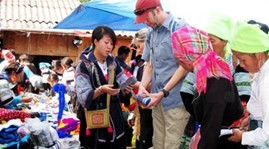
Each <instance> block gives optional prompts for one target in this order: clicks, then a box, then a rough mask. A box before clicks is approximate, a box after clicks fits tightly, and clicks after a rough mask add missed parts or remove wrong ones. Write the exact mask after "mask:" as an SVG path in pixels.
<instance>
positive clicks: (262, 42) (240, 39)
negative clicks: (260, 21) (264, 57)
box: [231, 21, 269, 53]
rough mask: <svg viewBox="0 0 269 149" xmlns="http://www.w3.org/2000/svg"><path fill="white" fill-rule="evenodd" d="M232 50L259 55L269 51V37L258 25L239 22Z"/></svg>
mask: <svg viewBox="0 0 269 149" xmlns="http://www.w3.org/2000/svg"><path fill="white" fill-rule="evenodd" d="M231 49H232V50H234V51H237V52H242V53H259V52H265V51H268V50H269V36H268V34H266V33H264V32H263V31H262V30H261V29H260V28H259V26H258V25H256V24H247V23H246V22H242V21H239V22H237V24H236V27H235V33H234V36H233V38H232V43H231Z"/></svg>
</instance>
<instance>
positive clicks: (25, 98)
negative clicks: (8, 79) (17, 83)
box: [20, 97, 33, 103]
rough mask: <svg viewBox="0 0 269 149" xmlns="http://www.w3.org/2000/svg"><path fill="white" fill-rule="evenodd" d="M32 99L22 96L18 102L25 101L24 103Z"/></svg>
mask: <svg viewBox="0 0 269 149" xmlns="http://www.w3.org/2000/svg"><path fill="white" fill-rule="evenodd" d="M32 100H33V98H32V97H22V98H21V99H20V102H25V103H28V102H31V101H32Z"/></svg>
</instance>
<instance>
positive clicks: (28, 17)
mask: <svg viewBox="0 0 269 149" xmlns="http://www.w3.org/2000/svg"><path fill="white" fill-rule="evenodd" d="M79 5H80V2H79V0H0V30H9V29H22V30H24V29H30V30H31V29H38V30H42V29H45V30H46V29H52V28H53V27H54V26H55V25H56V24H57V23H58V22H60V21H61V20H62V19H64V18H65V17H66V16H68V15H69V14H70V13H71V12H72V11H73V10H74V9H76V8H77V7H78V6H79Z"/></svg>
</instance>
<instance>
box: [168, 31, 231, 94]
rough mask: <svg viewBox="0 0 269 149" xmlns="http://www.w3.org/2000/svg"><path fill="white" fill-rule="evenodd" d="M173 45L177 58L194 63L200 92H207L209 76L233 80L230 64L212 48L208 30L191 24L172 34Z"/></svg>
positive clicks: (197, 86)
mask: <svg viewBox="0 0 269 149" xmlns="http://www.w3.org/2000/svg"><path fill="white" fill-rule="evenodd" d="M172 46H173V53H174V56H175V57H176V58H177V59H180V61H183V62H184V63H187V64H192V65H193V67H194V73H195V75H196V88H197V91H198V93H199V94H201V93H202V92H204V93H205V92H206V87H207V78H211V77H221V78H226V79H228V80H232V75H231V71H230V68H229V65H228V64H227V63H226V62H225V61H224V60H223V59H222V58H221V57H219V56H218V55H217V54H216V53H215V52H214V51H213V50H212V45H211V42H210V39H209V37H208V34H207V33H206V32H204V31H201V30H199V29H196V28H194V27H191V26H186V27H183V28H181V29H179V30H177V31H175V32H174V33H173V34H172Z"/></svg>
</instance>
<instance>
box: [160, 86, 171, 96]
mask: <svg viewBox="0 0 269 149" xmlns="http://www.w3.org/2000/svg"><path fill="white" fill-rule="evenodd" d="M161 91H162V92H163V94H164V97H167V96H168V95H169V92H168V91H167V90H165V89H164V88H163V89H162V90H161Z"/></svg>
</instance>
